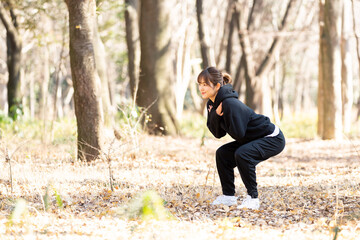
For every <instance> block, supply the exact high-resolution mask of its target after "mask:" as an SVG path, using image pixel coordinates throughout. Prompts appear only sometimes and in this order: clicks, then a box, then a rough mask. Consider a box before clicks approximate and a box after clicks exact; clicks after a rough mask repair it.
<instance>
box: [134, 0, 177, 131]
mask: <svg viewBox="0 0 360 240" xmlns="http://www.w3.org/2000/svg"><path fill="white" fill-rule="evenodd" d="M172 7H173V6H172V1H168V0H166V1H165V0H143V1H141V11H140V12H141V13H140V47H141V58H140V80H139V90H138V97H137V104H138V105H139V106H141V107H143V108H149V109H148V114H150V115H151V122H149V123H148V124H147V125H148V128H149V130H150V132H152V133H155V134H176V133H177V132H178V130H179V127H178V123H177V120H176V117H175V116H176V107H175V99H174V96H175V94H174V92H173V91H174V87H173V84H172V80H173V79H172V71H171V69H172V68H171V61H170V59H171V54H170V53H171V52H170V45H171V34H170V29H169V21H170V11H171V8H172Z"/></svg>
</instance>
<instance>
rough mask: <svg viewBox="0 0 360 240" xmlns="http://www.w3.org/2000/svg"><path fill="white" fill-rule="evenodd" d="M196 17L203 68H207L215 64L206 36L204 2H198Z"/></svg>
mask: <svg viewBox="0 0 360 240" xmlns="http://www.w3.org/2000/svg"><path fill="white" fill-rule="evenodd" d="M196 16H197V21H198V35H199V41H200V50H201V57H202V60H203V66H202V67H203V68H207V67H209V66H212V65H213V64H214V61H212V60H211V57H210V47H209V43H208V36H207V35H206V31H205V27H204V23H203V22H204V14H203V0H196Z"/></svg>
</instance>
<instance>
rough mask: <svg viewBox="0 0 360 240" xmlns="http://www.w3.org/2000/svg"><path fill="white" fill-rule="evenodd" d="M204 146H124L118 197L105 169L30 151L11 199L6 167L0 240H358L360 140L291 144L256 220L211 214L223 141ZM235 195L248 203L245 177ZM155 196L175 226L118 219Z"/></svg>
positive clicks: (240, 214) (116, 161)
mask: <svg viewBox="0 0 360 240" xmlns="http://www.w3.org/2000/svg"><path fill="white" fill-rule="evenodd" d="M11 142H12V143H9V141H8V142H6V139H5V140H4V142H3V145H2V146H5V145H4V144H6V145H7V146H8V148H9V149H10V150H12V149H15V148H16V147H17V145H19V144H21V143H19V142H21V139H17V141H11ZM15 142H18V144H17V145H16V144H15ZM200 143H201V140H200V139H190V138H174V137H154V136H147V135H144V136H140V138H139V145H140V146H141V148H140V149H137V150H134V148H133V147H132V146H131V144H130V143H129V144H125V145H121V142H117V144H116V145H114V146H113V150H114V151H113V154H112V155H111V156H112V161H111V164H112V172H113V175H114V188H115V191H113V192H112V191H110V185H109V172H108V162H107V161H103V160H99V161H97V162H95V163H93V164H90V165H87V164H83V163H79V162H76V161H74V160H73V157H72V155H73V152H74V150H73V149H74V147H75V146H67V145H63V146H59V145H58V146H50V145H49V146H44V145H42V144H41V143H39V142H35V141H32V142H28V143H26V144H25V145H24V146H23V147H22V148H21V149H19V150H18V151H17V153H16V154H15V155H14V156H13V158H12V175H13V192H11V188H10V181H9V179H10V177H9V164H8V163H6V162H5V160H4V159H3V158H2V159H1V170H0V174H1V179H0V191H1V192H0V236H1V239H23V238H26V237H28V238H29V239H239V238H243V239H253V238H256V239H333V237H334V229H335V228H336V227H338V228H339V229H340V232H339V233H338V239H359V238H358V236H359V235H360V225H359V223H358V222H359V219H360V205H359V204H360V165H359V162H360V155H359V152H360V140H351V141H349V140H344V141H341V142H335V141H319V140H311V141H303V140H297V139H289V140H288V143H287V146H286V149H285V151H284V152H283V153H282V154H280V155H279V156H276V157H274V158H272V159H271V160H268V161H265V162H264V163H261V164H260V165H258V168H257V172H258V183H259V194H260V201H261V203H262V205H261V208H260V210H259V211H250V210H237V209H236V207H231V208H229V207H226V206H221V207H214V206H211V205H209V203H210V201H211V200H213V199H214V198H215V197H216V196H217V195H219V194H221V190H220V184H219V180H218V176H217V173H216V171H215V160H214V154H215V150H216V149H217V147H219V146H220V145H221V144H223V143H225V142H224V141H217V140H214V139H206V141H205V145H204V146H202V147H200ZM236 173H237V171H236ZM47 186H49V191H48V193H49V196H50V201H49V204H48V205H49V210H48V211H45V205H46V203H45V202H44V201H43V196H44V195H45V192H46V187H47ZM236 186H237V195H238V196H240V199H239V201H241V197H242V196H244V195H245V189H244V187H243V185H242V183H241V180H240V177H239V174H238V173H237V175H236ZM150 189H151V190H154V191H156V192H157V193H158V194H159V195H160V196H161V197H162V198H163V199H164V200H165V201H166V202H165V207H166V208H167V209H168V210H169V211H170V212H171V213H172V215H173V216H175V219H174V220H168V221H163V220H161V221H160V220H159V221H157V220H150V221H143V220H141V219H140V218H135V219H129V218H126V217H123V216H119V214H117V213H118V209H119V207H122V206H125V205H127V204H129V203H130V202H131V201H132V200H133V199H134V198H135V196H136V195H137V194H139V193H141V192H144V191H145V190H150ZM54 191H56V192H57V193H59V194H60V196H61V200H62V201H63V208H60V207H59V206H58V204H57V203H56V198H55V194H54ZM19 198H23V199H25V200H26V201H27V206H28V213H27V214H26V215H23V216H22V220H21V221H18V222H15V224H13V225H10V224H8V223H9V216H10V214H11V212H12V210H13V208H14V204H15V200H16V199H19Z"/></svg>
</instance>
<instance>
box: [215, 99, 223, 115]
mask: <svg viewBox="0 0 360 240" xmlns="http://www.w3.org/2000/svg"><path fill="white" fill-rule="evenodd" d="M216 114H217V115H219V116H222V115H224V113H223V111H222V102H221V103H220V104H219V106H218V107H217V108H216Z"/></svg>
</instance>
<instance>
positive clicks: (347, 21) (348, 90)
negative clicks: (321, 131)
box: [341, 0, 353, 133]
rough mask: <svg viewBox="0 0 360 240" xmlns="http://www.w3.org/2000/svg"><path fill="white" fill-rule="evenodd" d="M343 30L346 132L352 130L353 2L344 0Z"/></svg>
mask: <svg viewBox="0 0 360 240" xmlns="http://www.w3.org/2000/svg"><path fill="white" fill-rule="evenodd" d="M343 1H344V4H343V10H342V31H341V63H342V67H341V86H342V115H343V116H342V119H343V128H344V132H345V133H349V132H350V128H351V111H352V105H353V76H352V57H351V51H352V49H351V43H350V34H351V32H352V19H351V15H352V14H351V2H350V0H343Z"/></svg>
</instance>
